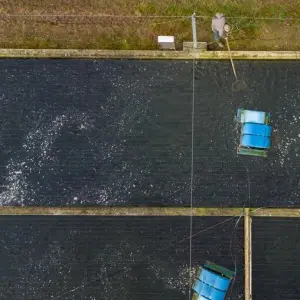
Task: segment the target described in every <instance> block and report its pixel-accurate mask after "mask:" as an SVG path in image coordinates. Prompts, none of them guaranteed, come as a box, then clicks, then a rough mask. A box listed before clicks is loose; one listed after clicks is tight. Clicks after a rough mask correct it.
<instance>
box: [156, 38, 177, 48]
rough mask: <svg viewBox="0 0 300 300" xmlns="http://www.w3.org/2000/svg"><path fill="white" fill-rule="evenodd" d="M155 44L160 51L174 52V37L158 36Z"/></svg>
mask: <svg viewBox="0 0 300 300" xmlns="http://www.w3.org/2000/svg"><path fill="white" fill-rule="evenodd" d="M157 42H158V45H159V49H161V50H175V37H174V36H172V35H159V36H158V37H157Z"/></svg>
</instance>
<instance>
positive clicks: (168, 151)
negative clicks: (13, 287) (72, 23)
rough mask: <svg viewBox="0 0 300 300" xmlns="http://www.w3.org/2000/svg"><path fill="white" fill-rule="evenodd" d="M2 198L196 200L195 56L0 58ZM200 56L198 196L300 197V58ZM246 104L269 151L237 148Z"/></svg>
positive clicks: (272, 200) (25, 201) (230, 201)
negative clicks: (267, 122)
mask: <svg viewBox="0 0 300 300" xmlns="http://www.w3.org/2000/svg"><path fill="white" fill-rule="evenodd" d="M0 66H1V72H0V87H1V89H0V90H1V92H0V101H1V105H0V115H1V118H0V120H1V127H0V128H1V131H0V141H1V144H0V158H1V168H0V175H1V177H0V178H1V179H0V180H1V187H0V188H1V190H0V204H2V205H129V204H131V205H137V204H138V205H140V204H142V205H188V204H189V201H190V198H189V197H190V176H191V114H192V98H193V97H192V96H193V85H192V83H193V80H192V62H191V61H189V62H184V61H121V60H120V61H110V60H99V61H92V60H15V59H14V60H1V61H0ZM236 69H237V73H238V76H239V77H241V78H243V79H244V80H245V81H246V83H247V85H248V90H246V91H245V92H232V90H231V84H232V82H233V77H232V72H231V69H230V64H229V62H226V61H222V62H220V61H213V62H210V61H202V62H197V64H196V71H195V94H194V95H195V148H194V205H198V206H217V207H220V206H243V205H244V203H245V202H246V204H247V205H248V206H299V203H300V202H299V190H300V188H299V176H298V172H299V159H300V156H299V155H300V152H299V147H300V146H299V145H300V143H299V142H300V129H299V128H300V126H299V125H300V114H299V111H300V106H299V101H300V100H299V96H300V92H299V88H300V80H299V78H300V63H299V62H280V63H279V62H253V61H251V62H237V63H236ZM239 107H244V108H249V109H261V110H266V111H270V112H271V114H272V123H273V126H274V131H275V134H274V145H273V149H272V151H271V153H270V155H269V158H268V159H262V158H252V157H240V156H237V155H236V147H237V142H238V132H237V127H236V123H235V120H234V118H235V114H236V110H237V108H239Z"/></svg>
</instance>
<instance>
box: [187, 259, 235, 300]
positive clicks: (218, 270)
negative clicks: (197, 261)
mask: <svg viewBox="0 0 300 300" xmlns="http://www.w3.org/2000/svg"><path fill="white" fill-rule="evenodd" d="M234 275H235V273H234V272H233V271H230V270H228V269H226V268H224V267H221V266H219V265H217V264H215V263H212V262H209V261H207V262H206V263H205V265H204V266H203V267H200V269H199V272H198V274H197V278H196V280H195V283H194V285H193V287H192V289H193V298H192V299H193V300H207V299H209V300H223V299H226V298H225V297H226V294H227V291H228V289H229V286H230V284H231V281H232V278H233V277H234Z"/></svg>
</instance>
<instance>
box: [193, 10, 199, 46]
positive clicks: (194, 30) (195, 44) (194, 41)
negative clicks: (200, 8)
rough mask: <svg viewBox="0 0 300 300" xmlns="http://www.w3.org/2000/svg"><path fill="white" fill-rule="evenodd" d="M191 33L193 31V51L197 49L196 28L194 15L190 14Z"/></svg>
mask: <svg viewBox="0 0 300 300" xmlns="http://www.w3.org/2000/svg"><path fill="white" fill-rule="evenodd" d="M192 31H193V43H194V49H197V46H198V40H197V28H196V13H193V14H192Z"/></svg>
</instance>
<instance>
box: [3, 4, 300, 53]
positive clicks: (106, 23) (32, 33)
mask: <svg viewBox="0 0 300 300" xmlns="http://www.w3.org/2000/svg"><path fill="white" fill-rule="evenodd" d="M194 11H195V12H196V13H197V15H198V16H199V15H201V16H204V18H203V19H197V30H198V40H199V41H207V42H209V41H212V33H211V29H210V27H211V17H212V16H213V15H214V14H215V13H216V12H222V13H224V14H225V15H226V17H227V18H228V21H229V23H230V24H231V25H232V28H233V30H232V36H231V47H232V50H234V49H236V50H240V49H247V50H267V49H268V50H300V42H298V39H297V38H296V37H298V36H299V34H300V22H299V21H298V20H289V18H296V17H298V15H299V13H300V2H299V1H292V0H286V1H283V0H268V1H265V0H202V1H196V0H165V1H161V0H139V1H138V0H111V1H104V0H89V1H85V2H83V1H81V0H52V1H50V2H49V1H46V0H9V1H8V0H4V1H2V6H1V8H0V12H1V13H2V14H7V13H9V14H17V15H18V14H25V15H26V14H29V15H30V14H35V15H40V14H60V15H61V14H75V15H81V17H48V18H43V17H39V18H38V17H34V18H33V17H32V18H21V17H2V18H1V19H0V26H1V29H2V30H1V32H0V47H4V48H36V49H42V48H79V49H83V48H86V49H128V50H129V49H156V48H157V45H156V36H157V35H174V36H175V38H176V44H177V46H178V48H179V49H180V47H181V45H182V42H183V41H190V40H192V34H191V22H190V18H189V16H190V15H191V14H192V13H193V12H194ZM95 14H112V15H135V16H151V15H164V16H174V15H176V16H187V18H186V19H179V18H178V19H171V18H140V19H130V18H125V19H122V18H103V17H98V18H94V17H89V15H95ZM239 17H245V18H239ZM261 17H264V18H265V17H270V18H278V19H277V20H261V19H259V18H261Z"/></svg>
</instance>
